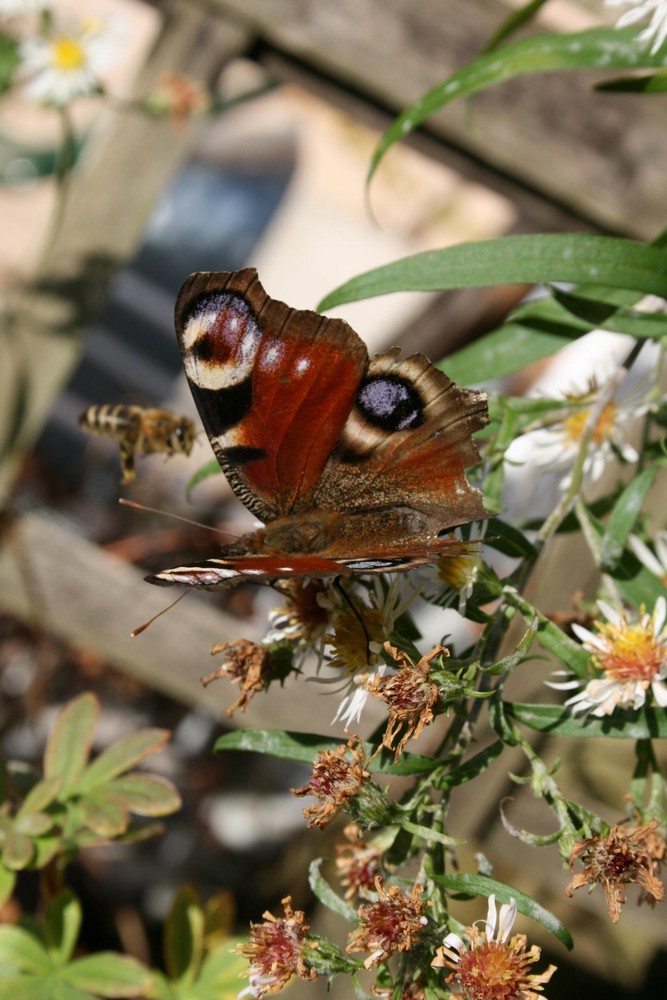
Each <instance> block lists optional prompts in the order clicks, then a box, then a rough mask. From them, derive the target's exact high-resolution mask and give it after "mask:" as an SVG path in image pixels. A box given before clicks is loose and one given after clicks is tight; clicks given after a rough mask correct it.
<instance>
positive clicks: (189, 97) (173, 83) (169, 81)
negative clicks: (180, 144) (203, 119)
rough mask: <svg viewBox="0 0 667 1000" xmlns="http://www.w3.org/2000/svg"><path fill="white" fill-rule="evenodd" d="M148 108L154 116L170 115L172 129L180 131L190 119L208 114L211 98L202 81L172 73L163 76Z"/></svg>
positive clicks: (148, 100) (149, 98)
mask: <svg viewBox="0 0 667 1000" xmlns="http://www.w3.org/2000/svg"><path fill="white" fill-rule="evenodd" d="M146 106H147V108H148V110H149V111H151V112H153V114H157V115H169V118H170V120H171V124H172V127H173V128H174V129H175V131H180V130H182V128H183V126H184V125H185V123H186V122H187V121H189V119H191V118H197V117H199V116H200V115H204V114H206V112H207V111H208V110H209V108H210V106H211V97H210V94H209V93H208V91H207V89H206V87H205V86H204V84H203V83H202V82H201V81H200V80H193V79H192V77H189V76H185V75H184V74H183V73H175V72H173V71H172V72H169V73H164V74H163V75H162V77H161V78H160V80H159V82H158V85H157V87H156V89H155V90H154V91H153V92H152V93H151V94H150V95H149V96H148V98H147V99H146Z"/></svg>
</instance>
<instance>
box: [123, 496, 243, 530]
mask: <svg viewBox="0 0 667 1000" xmlns="http://www.w3.org/2000/svg"><path fill="white" fill-rule="evenodd" d="M118 503H119V504H121V505H122V506H123V507H132V508H133V510H141V511H144V513H147V514H161V515H162V517H171V518H173V519H174V520H175V521H183V523H184V524H191V525H193V527H195V528H205V529H206V530H207V531H215V533H216V534H218V535H229V537H230V538H240V537H241V536H240V534H239V533H238V532H237V531H227V530H226V529H225V528H214V527H212V526H211V525H210V524H202V522H201V521H193V520H192V518H190V517H183V515H182V514H173V513H172V512H171V511H169V510H159V509H158V508H157V507H148V506H146V504H143V503H137V502H136V500H126V499H125V497H119V499H118Z"/></svg>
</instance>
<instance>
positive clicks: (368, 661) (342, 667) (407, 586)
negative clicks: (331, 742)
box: [325, 576, 419, 731]
mask: <svg viewBox="0 0 667 1000" xmlns="http://www.w3.org/2000/svg"><path fill="white" fill-rule="evenodd" d="M418 593H419V591H418V589H417V588H415V587H413V586H412V584H411V583H410V581H409V580H408V579H406V578H405V577H399V576H394V577H393V578H392V579H391V582H390V583H389V585H388V587H387V589H386V593H385V590H384V588H383V583H382V579H381V578H380V577H379V576H376V577H374V578H373V589H372V590H371V591H370V594H369V602H368V603H366V602H364V603H362V602H361V600H360V598H359V596H358V595H357V594H356V593H355V594H352V596H351V597H350V603H349V604H348V605H347V606H343V607H340V608H339V609H338V610H337V611H336V612H334V614H333V615H332V619H331V626H332V632H331V634H329V635H327V636H325V640H326V643H327V645H328V646H329V647H330V648H331V650H332V655H331V656H330V659H329V661H328V663H327V667H334V668H336V669H337V670H338V671H339V675H338V677H337V678H335V680H334V681H333V682H326V683H338V682H339V681H340V678H341V675H342V677H343V687H344V691H345V694H344V695H343V698H342V699H341V702H340V705H339V706H338V710H337V712H336V714H335V716H334V718H333V720H332V721H333V722H344V723H345V729H346V731H347V730H348V729H349V727H350V726H351V725H352V724H353V723H356V722H359V720H360V718H361V713H362V711H363V708H364V705H365V704H366V702H367V701H368V699H369V697H370V693H369V691H367V690H366V687H365V684H366V682H367V681H371V680H373V678H375V677H382V676H384V674H385V672H386V670H387V665H386V663H385V661H384V659H383V657H382V650H383V646H384V643H385V642H386V641H387V640H388V639H389V638H390V637H391V633H392V632H393V630H394V627H395V625H396V622H397V621H398V619H399V618H400V616H401V615H402V614H404V613H405V612H406V611H407V609H408V608H409V607H410V605H411V604H412V602H413V601H414V599H415V597H417V595H418ZM352 602H353V604H352Z"/></svg>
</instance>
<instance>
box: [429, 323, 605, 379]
mask: <svg viewBox="0 0 667 1000" xmlns="http://www.w3.org/2000/svg"><path fill="white" fill-rule="evenodd" d="M585 332H586V330H585V329H583V330H581V331H579V330H577V331H576V335H577V336H580V335H581V334H582V333H585ZM570 339H571V338H569V337H563V336H559V335H558V334H554V333H545V332H543V331H541V330H529V329H527V328H525V327H524V328H520V327H519V326H518V325H514V326H513V325H510V324H505V326H501V327H500V329H498V330H493V331H492V332H491V333H487V334H485V335H484V336H483V337H479V338H478V339H477V340H475V341H473V342H472V343H471V344H467V345H466V346H465V347H462V348H461V349H460V350H459V351H455V352H454V354H450V356H449V357H448V358H447V359H446V361H444V362H443V363H442V364H439V365H438V367H439V368H441V369H442V370H443V371H445V372H446V373H447V375H449V377H450V378H451V379H453V380H454V382H457V383H458V384H459V385H478V384H480V383H482V382H488V381H490V380H491V379H496V378H502V377H503V376H505V375H511V374H512V373H513V372H517V371H520V370H521V369H522V368H525V367H526V365H532V364H534V363H535V362H536V361H541V360H542V359H543V358H548V357H551V355H552V354H555V353H556V351H560V350H561V349H562V348H563V347H565V346H566V345H567V344H569V343H570Z"/></svg>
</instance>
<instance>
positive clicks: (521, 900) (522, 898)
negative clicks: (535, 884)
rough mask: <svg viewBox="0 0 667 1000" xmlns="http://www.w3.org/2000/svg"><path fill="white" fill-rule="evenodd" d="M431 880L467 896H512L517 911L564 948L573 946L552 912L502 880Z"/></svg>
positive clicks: (504, 898) (479, 877) (467, 877)
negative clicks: (555, 938)
mask: <svg viewBox="0 0 667 1000" xmlns="http://www.w3.org/2000/svg"><path fill="white" fill-rule="evenodd" d="M433 881H434V882H437V883H438V885H443V886H444V887H445V888H446V889H449V890H450V891H452V892H461V893H465V894H466V895H467V896H490V895H491V894H492V893H493V894H495V896H496V899H497V900H498V901H499V902H500V903H509V901H510V899H511V898H514V899H516V905H517V909H518V911H519V913H523V915H524V916H526V917H530V918H531V920H535V921H536V922H537V923H538V924H541V925H542V927H544V928H545V930H548V931H549V932H550V933H551V934H553V935H555V937H557V938H558V940H559V941H560V942H561V944H564V945H565V947H566V948H568V949H572V948H573V947H574V942H573V940H572V937H571V935H570V933H569V931H568V930H567V928H566V927H565V926H564V925H563V924H562V923H561V922H560V920H558V918H557V917H555V916H554V914H553V913H551V912H550V911H549V910H545V909H544V907H543V906H540V905H539V904H538V903H536V902H534V900H532V899H531V898H530V896H526V895H525V893H523V892H519V891H518V890H517V889H513V888H512V887H511V886H509V885H506V884H505V883H504V882H497V881H496V880H495V879H493V878H489V877H488V876H487V875H436V876H433ZM484 916H486V914H484Z"/></svg>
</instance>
